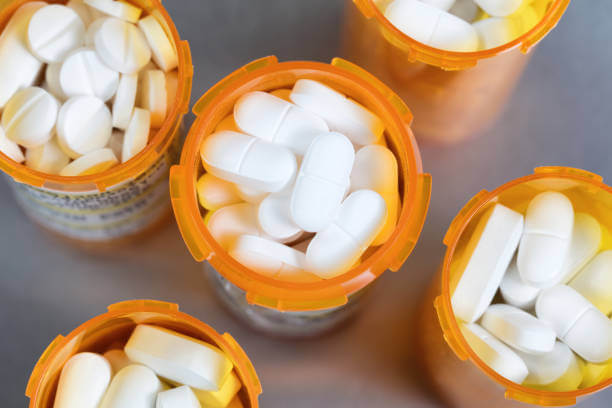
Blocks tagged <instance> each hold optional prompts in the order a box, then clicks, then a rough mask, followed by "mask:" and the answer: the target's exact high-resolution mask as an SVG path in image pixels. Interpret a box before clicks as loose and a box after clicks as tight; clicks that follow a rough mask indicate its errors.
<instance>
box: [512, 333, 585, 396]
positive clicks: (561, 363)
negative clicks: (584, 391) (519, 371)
mask: <svg viewBox="0 0 612 408" xmlns="http://www.w3.org/2000/svg"><path fill="white" fill-rule="evenodd" d="M516 353H517V354H518V355H519V357H521V358H522V359H523V361H524V362H525V364H526V365H527V369H528V370H529V375H528V376H527V378H525V383H524V384H525V385H528V386H532V387H536V388H540V389H545V390H547V391H554V392H563V391H573V390H576V389H578V386H579V385H580V383H581V382H582V379H583V374H582V365H583V364H582V363H581V361H580V360H578V358H577V357H576V355H575V354H574V353H573V352H572V350H571V349H570V348H569V347H568V346H567V345H566V344H565V343H562V342H560V341H557V342H555V346H554V348H553V349H552V351H549V352H548V353H544V354H531V353H524V352H522V351H517V352H516Z"/></svg>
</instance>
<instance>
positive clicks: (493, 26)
mask: <svg viewBox="0 0 612 408" xmlns="http://www.w3.org/2000/svg"><path fill="white" fill-rule="evenodd" d="M472 26H473V27H474V29H475V30H476V31H477V32H478V37H479V38H480V44H481V46H482V49H485V50H488V49H491V48H496V47H500V46H502V45H504V44H507V43H509V42H510V41H513V40H514V39H515V38H517V37H518V36H519V30H518V28H517V26H516V23H515V21H514V20H512V19H509V18H504V17H490V18H485V19H483V20H479V21H477V22H475V23H474V24H472Z"/></svg>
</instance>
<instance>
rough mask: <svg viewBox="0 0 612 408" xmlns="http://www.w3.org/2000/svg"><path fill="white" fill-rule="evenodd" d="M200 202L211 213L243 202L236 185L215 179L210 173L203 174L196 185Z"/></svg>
mask: <svg viewBox="0 0 612 408" xmlns="http://www.w3.org/2000/svg"><path fill="white" fill-rule="evenodd" d="M196 191H197V193H198V201H199V202H200V205H201V206H202V207H204V208H206V209H207V210H209V211H215V210H218V209H219V208H221V207H225V206H228V205H232V204H238V203H240V202H241V201H242V199H241V198H240V196H239V195H238V191H237V190H236V185H235V184H233V183H230V182H229V181H225V180H222V179H220V178H219V177H215V176H213V175H212V174H210V173H205V174H203V175H202V176H201V177H200V178H199V179H198V182H197V184H196Z"/></svg>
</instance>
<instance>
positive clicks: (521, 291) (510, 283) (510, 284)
mask: <svg viewBox="0 0 612 408" xmlns="http://www.w3.org/2000/svg"><path fill="white" fill-rule="evenodd" d="M499 290H500V292H501V294H502V297H503V298H504V300H505V301H506V303H508V304H510V305H512V306H516V307H520V308H521V309H524V310H529V309H531V308H533V307H534V306H535V302H536V299H537V298H538V295H539V294H540V292H541V291H542V289H540V288H536V287H534V286H530V285H528V284H526V283H525V282H523V280H522V279H521V275H520V274H519V271H518V268H517V267H516V261H512V262H511V263H510V266H509V267H508V270H507V271H506V273H505V275H504V278H503V279H502V281H501V283H500V285H499Z"/></svg>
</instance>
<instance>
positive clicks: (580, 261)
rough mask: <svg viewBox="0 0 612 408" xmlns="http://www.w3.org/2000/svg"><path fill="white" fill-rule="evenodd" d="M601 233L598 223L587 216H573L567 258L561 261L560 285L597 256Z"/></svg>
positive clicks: (579, 214)
mask: <svg viewBox="0 0 612 408" xmlns="http://www.w3.org/2000/svg"><path fill="white" fill-rule="evenodd" d="M601 239H602V232H601V226H600V225H599V222H597V220H596V219H595V218H593V217H592V216H590V215H589V214H585V213H576V214H575V215H574V229H573V231H572V239H571V242H570V247H569V249H568V253H567V256H566V257H565V260H564V261H563V267H562V271H561V276H562V278H561V283H563V284H566V283H567V282H569V281H571V280H572V279H573V278H574V277H575V276H576V274H577V273H578V272H579V271H580V270H581V269H582V268H583V267H584V266H585V265H586V264H587V263H588V262H589V261H590V260H591V259H593V257H594V256H595V254H597V251H598V250H599V247H600V246H601Z"/></svg>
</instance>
